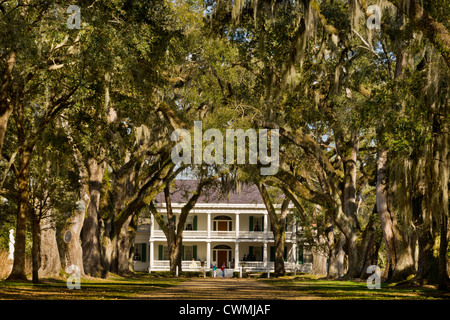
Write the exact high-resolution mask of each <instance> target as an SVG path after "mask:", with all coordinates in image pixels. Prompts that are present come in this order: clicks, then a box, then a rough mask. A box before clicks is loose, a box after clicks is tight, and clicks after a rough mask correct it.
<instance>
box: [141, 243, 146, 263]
mask: <svg viewBox="0 0 450 320" xmlns="http://www.w3.org/2000/svg"><path fill="white" fill-rule="evenodd" d="M141 245H142V247H141V248H142V253H141V261H142V262H147V244H146V243H141Z"/></svg>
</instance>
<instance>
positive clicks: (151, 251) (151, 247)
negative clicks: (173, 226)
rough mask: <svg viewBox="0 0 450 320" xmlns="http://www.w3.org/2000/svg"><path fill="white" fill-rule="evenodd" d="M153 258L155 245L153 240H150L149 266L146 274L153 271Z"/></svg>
mask: <svg viewBox="0 0 450 320" xmlns="http://www.w3.org/2000/svg"><path fill="white" fill-rule="evenodd" d="M154 256H155V243H154V241H153V240H150V265H149V268H148V273H150V272H151V271H152V269H153V257H154Z"/></svg>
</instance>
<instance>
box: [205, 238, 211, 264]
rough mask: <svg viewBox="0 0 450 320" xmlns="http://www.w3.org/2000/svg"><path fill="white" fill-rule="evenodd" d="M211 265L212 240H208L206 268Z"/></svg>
mask: <svg viewBox="0 0 450 320" xmlns="http://www.w3.org/2000/svg"><path fill="white" fill-rule="evenodd" d="M210 267H211V242H209V241H208V242H206V268H207V269H209V268H210Z"/></svg>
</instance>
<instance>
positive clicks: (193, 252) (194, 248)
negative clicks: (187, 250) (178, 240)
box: [192, 246, 197, 260]
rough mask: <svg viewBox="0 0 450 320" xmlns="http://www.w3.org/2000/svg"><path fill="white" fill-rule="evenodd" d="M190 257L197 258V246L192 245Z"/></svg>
mask: <svg viewBox="0 0 450 320" xmlns="http://www.w3.org/2000/svg"><path fill="white" fill-rule="evenodd" d="M192 257H193V258H194V259H195V260H197V246H193V248H192Z"/></svg>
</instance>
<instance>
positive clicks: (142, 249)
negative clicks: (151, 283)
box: [133, 243, 147, 262]
mask: <svg viewBox="0 0 450 320" xmlns="http://www.w3.org/2000/svg"><path fill="white" fill-rule="evenodd" d="M146 259H147V244H146V243H136V244H135V245H134V257H133V260H134V261H141V262H146Z"/></svg>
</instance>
